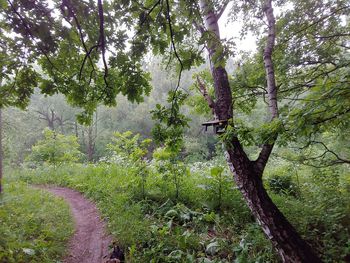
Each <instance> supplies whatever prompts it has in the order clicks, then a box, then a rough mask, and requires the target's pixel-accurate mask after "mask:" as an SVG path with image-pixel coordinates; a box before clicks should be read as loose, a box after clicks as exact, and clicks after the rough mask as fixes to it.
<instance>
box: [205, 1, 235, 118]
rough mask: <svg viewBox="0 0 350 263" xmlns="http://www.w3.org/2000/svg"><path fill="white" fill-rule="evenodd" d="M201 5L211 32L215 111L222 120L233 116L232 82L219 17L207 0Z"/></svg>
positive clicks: (210, 56) (209, 45)
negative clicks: (225, 57)
mask: <svg viewBox="0 0 350 263" xmlns="http://www.w3.org/2000/svg"><path fill="white" fill-rule="evenodd" d="M200 7H201V9H202V13H203V15H204V20H205V25H206V29H207V31H208V32H209V33H210V34H209V39H208V41H207V42H208V46H207V48H208V52H209V60H210V69H211V74H212V76H213V79H214V86H215V99H216V101H215V113H216V117H217V118H219V119H220V120H228V119H230V118H232V113H233V111H232V93H231V89H230V83H229V81H228V76H227V72H226V69H225V67H224V66H223V64H224V57H223V54H222V49H221V48H222V43H221V39H220V30H219V25H218V17H217V15H216V14H215V12H214V11H213V10H212V9H211V5H210V4H209V3H208V2H207V1H206V0H201V1H200Z"/></svg>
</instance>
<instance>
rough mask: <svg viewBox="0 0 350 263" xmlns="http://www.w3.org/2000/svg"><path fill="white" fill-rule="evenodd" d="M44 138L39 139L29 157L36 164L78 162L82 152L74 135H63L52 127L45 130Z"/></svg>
mask: <svg viewBox="0 0 350 263" xmlns="http://www.w3.org/2000/svg"><path fill="white" fill-rule="evenodd" d="M43 135H44V139H42V140H40V141H38V142H37V143H36V144H35V145H34V146H33V147H32V152H31V154H30V155H29V157H28V160H29V161H32V162H34V163H36V164H43V163H47V164H53V165H60V164H63V163H74V162H78V161H79V159H80V158H81V156H82V154H81V152H80V151H79V144H78V142H77V138H76V137H75V136H73V135H68V136H66V135H63V134H59V133H56V132H55V131H52V130H50V129H45V130H44V131H43Z"/></svg>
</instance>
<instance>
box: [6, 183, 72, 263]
mask: <svg viewBox="0 0 350 263" xmlns="http://www.w3.org/2000/svg"><path fill="white" fill-rule="evenodd" d="M72 233H73V223H72V218H71V215H70V211H69V206H68V205H67V204H66V203H65V202H64V201H63V200H61V199H58V198H56V197H53V196H52V195H51V194H49V193H46V192H45V191H41V190H37V189H34V188H32V187H28V186H27V184H25V183H23V182H20V181H16V182H15V181H12V182H10V183H6V184H5V185H4V193H3V194H2V195H0V262H1V263H22V262H23V263H27V262H59V260H60V259H61V258H62V257H63V256H64V253H65V251H66V245H67V241H68V239H69V238H70V236H71V235H72Z"/></svg>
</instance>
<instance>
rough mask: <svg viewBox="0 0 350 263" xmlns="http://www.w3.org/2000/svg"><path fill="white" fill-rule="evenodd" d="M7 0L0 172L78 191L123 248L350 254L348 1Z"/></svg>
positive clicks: (143, 255) (262, 256) (187, 258)
mask: <svg viewBox="0 0 350 263" xmlns="http://www.w3.org/2000/svg"><path fill="white" fill-rule="evenodd" d="M0 6H1V16H0V23H1V31H0V34H1V44H2V49H1V50H0V51H1V56H0V58H1V75H0V80H1V90H0V91H1V93H0V99H1V100H0V102H1V104H0V106H1V107H2V110H1V113H4V114H3V116H2V114H0V124H1V125H0V126H1V129H0V131H4V132H3V134H2V132H0V134H1V136H2V135H3V138H2V137H1V138H0V142H3V143H4V145H3V146H4V147H3V148H4V149H3V151H0V152H1V156H0V157H1V158H0V171H1V174H0V175H2V163H3V161H4V164H5V167H7V169H13V167H16V166H17V167H18V166H21V167H22V170H18V169H16V172H15V173H16V175H14V176H13V178H15V179H14V180H18V181H19V182H21V181H25V182H29V183H33V184H35V183H53V184H59V185H65V186H69V187H72V188H75V189H77V190H79V191H82V192H84V193H85V194H86V195H87V196H89V197H91V198H92V199H94V200H95V201H96V202H97V204H98V206H99V207H100V209H101V211H102V213H103V214H104V216H105V217H106V218H107V219H108V220H109V224H110V230H111V232H112V233H113V235H114V236H115V238H116V239H117V240H118V241H119V242H120V244H121V245H122V246H123V247H124V249H125V251H127V253H128V254H127V257H128V259H129V260H130V261H131V262H134V261H135V262H143V261H145V260H146V261H147V260H148V261H152V260H153V262H179V261H180V262H195V261H196V260H197V261H198V260H199V261H203V262H211V261H213V262H232V261H236V262H255V261H260V262H266V261H278V258H279V259H280V260H282V261H283V262H321V261H326V262H333V261H335V262H338V261H345V262H346V261H348V260H349V245H350V243H349V238H348V237H349V233H348V232H349V229H348V227H349V202H348V201H349V200H348V199H349V180H350V179H349V173H348V168H349V167H348V165H349V163H350V158H349V154H350V153H349V147H348V145H349V134H348V133H349V118H348V117H349V101H350V99H349V92H348V85H349V76H350V74H349V33H348V32H349V16H348V14H349V12H348V11H349V5H348V3H347V1H342V0H339V1H299V0H290V1H271V0H265V1H256V2H252V1H208V0H200V1H170V0H160V1H102V0H99V1H97V3H95V2H91V1H90V2H85V1H68V0H64V1H58V0H57V1H40V2H39V1H33V2H28V1H21V0H15V1H11V0H7V1H4V0H2V1H0ZM220 19H221V20H222V19H227V21H228V22H231V23H233V22H235V23H237V22H238V23H239V25H240V26H239V27H240V28H237V29H234V30H235V32H239V33H240V37H241V38H244V37H246V36H247V34H252V35H253V36H254V37H255V39H256V50H255V51H253V52H243V51H242V52H241V51H240V50H241V49H240V47H239V40H238V39H237V38H236V39H235V38H230V39H228V38H226V39H225V38H223V37H222V35H221V34H220V26H219V25H220ZM151 53H152V54H151ZM154 55H155V56H154ZM161 65H163V66H161ZM164 68H165V70H164ZM152 87H153V90H152V89H151V88H152ZM56 93H61V94H63V95H64V96H61V95H57V94H56ZM42 94H44V95H42ZM47 95H50V96H53V97H51V98H46V97H44V96H47ZM30 99H31V103H30ZM130 102H133V103H138V104H132V103H130ZM67 103H68V104H69V105H70V106H68V105H67ZM103 105H105V106H110V107H111V106H116V105H117V107H116V108H108V107H105V106H103ZM11 106H17V107H20V108H22V109H23V108H27V112H20V111H18V110H17V109H14V108H11ZM208 120H211V121H210V122H205V121H208ZM203 122H205V125H206V126H213V127H209V129H211V128H214V131H215V132H214V134H213V133H212V134H205V133H203V129H201V123H203ZM84 124H85V125H84ZM45 127H47V129H45ZM43 130H44V131H43ZM129 130H131V131H132V132H131V131H129ZM42 131H43V132H42ZM0 146H1V147H0V148H2V145H1V144H0ZM2 152H4V153H5V157H6V158H3V157H2ZM225 162H226V165H225ZM227 166H228V167H227ZM11 167H12V168H11ZM1 177H2V176H0V178H1ZM232 177H233V181H234V182H233V181H232ZM1 182H2V180H1ZM119 210H120V211H119ZM131 223H132V225H133V226H135V227H134V228H130V227H128V226H129V224H131ZM261 230H262V232H261ZM263 234H265V236H266V237H267V239H265V238H264V235H263ZM267 240H269V241H267ZM269 242H270V243H269Z"/></svg>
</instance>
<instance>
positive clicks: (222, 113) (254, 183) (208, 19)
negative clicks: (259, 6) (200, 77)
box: [200, 0, 321, 263]
mask: <svg viewBox="0 0 350 263" xmlns="http://www.w3.org/2000/svg"><path fill="white" fill-rule="evenodd" d="M208 1H209V0H201V1H200V7H201V12H202V14H203V18H204V21H205V25H206V30H207V31H208V32H209V33H210V34H209V35H210V36H211V37H210V39H209V40H208V41H207V48H208V53H209V59H210V62H211V73H212V76H213V79H214V88H215V99H216V100H215V102H214V103H215V105H214V112H215V114H214V116H216V117H217V118H218V119H220V120H228V119H230V118H232V117H233V109H232V93H231V89H230V85H229V80H228V76H227V73H226V70H225V68H224V67H223V66H222V65H221V63H220V61H218V59H220V54H219V53H220V52H222V49H221V40H220V31H219V26H218V16H217V15H216V14H215V11H214V10H213V8H212V6H213V5H211V4H210V3H209V2H208ZM264 12H265V14H266V17H267V19H268V22H269V30H268V40H267V45H266V48H265V50H264V65H265V69H266V76H267V77H266V78H267V85H268V95H269V109H270V113H271V118H272V119H273V118H277V117H278V107H277V90H276V83H275V75H274V70H273V61H272V52H273V47H274V41H275V21H274V16H273V9H272V5H271V0H267V1H266V3H265V6H264ZM221 55H222V54H221ZM206 99H207V98H206ZM230 139H231V141H230V143H229V144H227V145H225V148H226V153H225V155H226V160H227V163H228V165H229V167H230V170H231V172H232V173H233V175H234V180H235V182H236V184H237V186H238V188H239V190H240V191H241V193H242V195H243V197H244V200H245V201H246V203H247V205H248V207H249V209H250V210H251V212H252V214H253V215H254V217H255V219H256V220H257V222H258V223H259V224H260V226H261V227H262V230H263V232H264V233H265V235H266V236H267V237H268V238H269V239H270V241H271V242H272V245H273V247H274V248H275V249H276V251H277V252H278V254H279V255H280V257H281V259H282V260H283V262H305V263H313V262H315V263H317V262H321V260H320V259H319V258H318V256H317V255H316V254H315V253H314V252H313V251H312V249H311V247H310V246H309V245H308V244H307V243H306V242H305V241H304V240H303V239H302V238H301V237H300V235H299V234H298V233H297V231H296V230H295V228H294V227H293V226H292V225H291V224H290V223H289V221H288V220H287V219H286V218H285V216H284V215H283V214H282V212H281V211H280V210H279V209H278V208H277V206H276V205H275V204H274V203H273V201H272V200H271V198H270V197H269V196H268V194H267V192H266V189H265V188H264V186H263V182H262V174H263V171H264V168H265V165H266V163H267V160H268V158H269V156H270V153H271V151H272V148H273V143H267V144H265V145H264V146H263V149H262V151H261V153H260V155H259V158H258V159H257V160H256V161H251V160H249V158H248V156H247V155H246V153H245V151H244V149H243V147H242V145H241V143H240V142H239V140H238V138H237V137H234V136H233V137H232V138H230Z"/></svg>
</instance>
